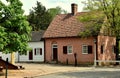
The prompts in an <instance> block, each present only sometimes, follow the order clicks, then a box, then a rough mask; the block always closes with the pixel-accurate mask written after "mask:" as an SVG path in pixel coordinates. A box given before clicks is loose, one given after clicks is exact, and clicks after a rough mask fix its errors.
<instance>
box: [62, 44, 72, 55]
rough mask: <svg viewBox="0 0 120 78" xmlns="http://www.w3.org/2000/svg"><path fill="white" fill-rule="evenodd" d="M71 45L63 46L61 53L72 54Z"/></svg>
mask: <svg viewBox="0 0 120 78" xmlns="http://www.w3.org/2000/svg"><path fill="white" fill-rule="evenodd" d="M72 51H73V48H72V46H63V54H72Z"/></svg>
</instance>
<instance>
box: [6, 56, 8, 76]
mask: <svg viewBox="0 0 120 78" xmlns="http://www.w3.org/2000/svg"><path fill="white" fill-rule="evenodd" d="M7 76H8V58H6V73H5V78H7Z"/></svg>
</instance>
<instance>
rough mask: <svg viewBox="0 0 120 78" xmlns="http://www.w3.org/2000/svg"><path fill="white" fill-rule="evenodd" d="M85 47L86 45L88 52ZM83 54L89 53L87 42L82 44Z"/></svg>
mask: <svg viewBox="0 0 120 78" xmlns="http://www.w3.org/2000/svg"><path fill="white" fill-rule="evenodd" d="M84 47H86V51H87V52H84V51H85V50H84ZM82 54H88V45H85V44H83V45H82Z"/></svg>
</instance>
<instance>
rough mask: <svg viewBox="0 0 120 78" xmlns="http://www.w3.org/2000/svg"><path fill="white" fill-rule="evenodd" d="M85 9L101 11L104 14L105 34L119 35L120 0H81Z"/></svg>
mask: <svg viewBox="0 0 120 78" xmlns="http://www.w3.org/2000/svg"><path fill="white" fill-rule="evenodd" d="M83 3H84V4H85V7H84V9H85V10H87V11H89V12H90V11H96V10H97V11H101V12H103V14H104V16H105V19H106V20H105V21H106V22H105V23H106V24H105V27H106V29H105V32H104V33H106V32H108V33H107V35H115V36H116V37H119V36H120V34H119V33H120V23H119V21H120V7H119V6H120V0H87V1H86V2H83Z"/></svg>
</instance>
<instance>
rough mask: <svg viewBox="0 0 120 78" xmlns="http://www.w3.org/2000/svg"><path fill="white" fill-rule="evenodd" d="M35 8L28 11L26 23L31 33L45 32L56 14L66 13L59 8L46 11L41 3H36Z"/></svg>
mask: <svg viewBox="0 0 120 78" xmlns="http://www.w3.org/2000/svg"><path fill="white" fill-rule="evenodd" d="M36 5H37V6H36V7H33V9H32V10H30V13H29V15H28V21H29V23H30V25H31V26H32V30H33V31H39V30H46V29H47V27H48V26H49V24H50V22H51V21H52V20H53V18H54V17H55V16H56V15H57V14H61V13H66V11H65V10H63V9H61V8H60V7H56V8H50V9H48V10H47V9H46V7H45V6H43V5H42V4H41V2H38V1H37V4H36Z"/></svg>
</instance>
